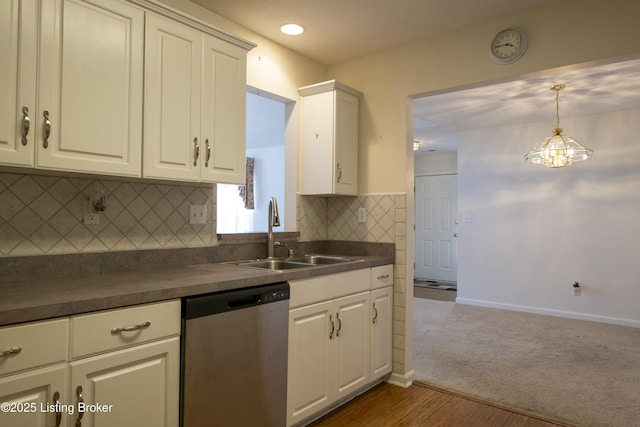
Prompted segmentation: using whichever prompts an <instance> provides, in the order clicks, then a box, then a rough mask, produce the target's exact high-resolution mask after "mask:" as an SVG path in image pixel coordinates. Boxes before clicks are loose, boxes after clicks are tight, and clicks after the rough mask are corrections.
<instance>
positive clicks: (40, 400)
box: [0, 363, 68, 427]
mask: <svg viewBox="0 0 640 427" xmlns="http://www.w3.org/2000/svg"><path fill="white" fill-rule="evenodd" d="M66 378H67V364H66V363H64V364H60V365H56V366H53V367H48V368H44V369H37V370H33V371H29V372H26V373H23V374H17V375H11V376H9V377H5V378H0V402H7V403H9V404H10V406H9V409H12V410H13V409H15V410H16V412H12V411H5V410H2V411H0V426H12V427H33V426H38V427H54V426H60V425H62V424H61V422H62V421H63V418H64V417H65V416H66V414H67V413H68V410H67V409H68V408H65V406H62V405H67V403H68V399H67V394H66V390H67V385H66V382H65V381H66ZM56 403H59V404H60V405H56ZM14 405H15V406H14Z"/></svg>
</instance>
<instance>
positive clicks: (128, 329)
mask: <svg viewBox="0 0 640 427" xmlns="http://www.w3.org/2000/svg"><path fill="white" fill-rule="evenodd" d="M149 326H151V322H149V321H146V322H143V323H139V324H137V325H131V326H125V327H123V328H113V329H111V334H112V335H115V334H119V333H120V332H131V331H137V330H140V329H144V328H148V327H149Z"/></svg>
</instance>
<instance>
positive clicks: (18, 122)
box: [0, 0, 38, 167]
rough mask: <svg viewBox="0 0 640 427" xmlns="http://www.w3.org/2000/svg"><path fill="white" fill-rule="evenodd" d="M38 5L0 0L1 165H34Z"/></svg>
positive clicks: (28, 1) (29, 2)
mask: <svg viewBox="0 0 640 427" xmlns="http://www.w3.org/2000/svg"><path fill="white" fill-rule="evenodd" d="M37 4H38V3H37V1H36V0H22V1H21V0H4V1H1V2H0V57H1V58H2V62H3V64H2V65H1V66H0V165H14V166H27V167H32V166H33V165H34V143H35V142H34V137H33V134H34V133H35V129H33V128H34V127H35V120H34V121H33V123H32V122H31V121H32V118H33V117H35V116H34V115H35V113H36V64H37V58H36V55H37V52H38V41H37V35H38V27H37V16H38V13H37ZM23 109H24V110H25V111H24V112H23Z"/></svg>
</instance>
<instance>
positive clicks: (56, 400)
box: [53, 391, 62, 427]
mask: <svg viewBox="0 0 640 427" xmlns="http://www.w3.org/2000/svg"><path fill="white" fill-rule="evenodd" d="M53 404H54V405H55V407H56V409H57V410H56V425H55V427H60V423H61V422H62V406H61V405H60V393H58V392H57V391H56V392H55V393H53Z"/></svg>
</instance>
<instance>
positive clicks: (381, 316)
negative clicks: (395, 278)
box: [370, 286, 393, 378]
mask: <svg viewBox="0 0 640 427" xmlns="http://www.w3.org/2000/svg"><path fill="white" fill-rule="evenodd" d="M371 311H372V313H371V361H370V375H371V378H380V377H382V376H384V375H386V374H388V373H390V372H391V369H392V367H393V365H392V360H391V354H392V351H391V350H392V342H391V339H392V331H391V328H392V325H393V318H392V316H393V287H391V286H388V287H386V288H381V289H375V290H372V291H371Z"/></svg>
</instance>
